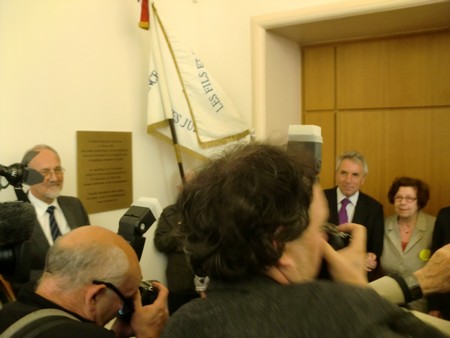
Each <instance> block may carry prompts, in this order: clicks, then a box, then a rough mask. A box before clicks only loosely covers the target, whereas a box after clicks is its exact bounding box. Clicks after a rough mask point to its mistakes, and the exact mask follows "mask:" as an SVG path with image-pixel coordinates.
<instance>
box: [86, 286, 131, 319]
mask: <svg viewBox="0 0 450 338" xmlns="http://www.w3.org/2000/svg"><path fill="white" fill-rule="evenodd" d="M92 284H95V285H104V286H106V287H107V288H109V289H111V290H112V291H114V293H115V294H116V295H117V296H118V297H119V298H120V299H121V300H122V303H123V305H122V308H121V309H120V310H119V316H120V317H123V318H124V317H127V316H128V315H129V314H131V313H132V312H133V311H134V305H133V298H132V297H129V298H127V297H125V296H124V295H123V294H122V292H120V290H119V289H118V288H117V287H116V286H115V285H114V284H111V283H109V282H104V281H101V280H93V281H92Z"/></svg>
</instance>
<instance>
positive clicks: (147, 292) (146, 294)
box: [139, 280, 158, 305]
mask: <svg viewBox="0 0 450 338" xmlns="http://www.w3.org/2000/svg"><path fill="white" fill-rule="evenodd" d="M152 282H153V281H151V280H145V281H142V282H141V284H140V285H139V292H140V294H141V300H142V305H149V304H153V302H154V301H155V300H156V298H157V297H158V289H157V288H155V287H154V286H153V284H152Z"/></svg>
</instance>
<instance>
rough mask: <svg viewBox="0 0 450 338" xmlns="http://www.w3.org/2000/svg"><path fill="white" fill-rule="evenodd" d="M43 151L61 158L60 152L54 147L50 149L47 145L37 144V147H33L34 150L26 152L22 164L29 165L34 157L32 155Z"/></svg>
mask: <svg viewBox="0 0 450 338" xmlns="http://www.w3.org/2000/svg"><path fill="white" fill-rule="evenodd" d="M42 149H47V150H50V151H52V152H54V153H55V154H56V156H58V158H60V157H59V154H58V152H57V151H56V150H55V149H54V148H53V147H50V146H49V145H47V144H36V145H35V146H33V148H30V149H28V150H27V151H26V152H25V154H24V155H23V158H22V163H23V164H25V165H27V164H28V162H29V161H30V160H31V159H32V158H33V157H34V156H31V155H32V154H33V153H34V152H36V151H39V150H42Z"/></svg>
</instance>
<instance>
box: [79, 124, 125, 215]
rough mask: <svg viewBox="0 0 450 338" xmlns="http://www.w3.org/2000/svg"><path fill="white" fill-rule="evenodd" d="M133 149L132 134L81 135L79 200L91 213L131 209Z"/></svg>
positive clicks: (104, 133) (100, 133)
mask: <svg viewBox="0 0 450 338" xmlns="http://www.w3.org/2000/svg"><path fill="white" fill-rule="evenodd" d="M131 145H132V144H131V133H130V132H101V131H77V177H78V183H77V187H78V197H79V198H80V199H81V200H82V201H83V204H84V206H85V207H86V209H87V211H88V213H90V214H92V213H97V212H103V211H109V210H116V209H124V208H128V207H129V206H130V205H131V203H132V199H133V177H132V147H131Z"/></svg>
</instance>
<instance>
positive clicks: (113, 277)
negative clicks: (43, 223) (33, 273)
mask: <svg viewBox="0 0 450 338" xmlns="http://www.w3.org/2000/svg"><path fill="white" fill-rule="evenodd" d="M46 279H53V280H56V281H60V284H61V286H63V285H64V288H66V289H70V288H79V287H83V286H84V285H86V284H90V283H92V281H93V280H105V281H108V282H110V283H113V284H115V285H123V284H127V283H131V284H133V285H134V284H136V285H138V284H139V281H140V279H141V269H140V266H139V260H138V258H137V255H136V253H135V252H134V250H133V248H132V247H131V246H130V244H128V242H127V241H126V240H125V239H123V238H122V237H121V236H119V235H118V234H116V233H114V232H112V231H110V230H108V229H105V228H103V227H100V226H83V227H79V228H76V229H74V230H73V231H71V232H69V233H68V234H66V235H64V236H61V237H60V238H59V239H58V240H57V241H56V242H55V244H54V245H53V246H52V247H51V248H50V250H49V252H48V255H47V261H46V266H45V270H44V275H43V278H42V281H41V283H43V282H45V280H46Z"/></svg>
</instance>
